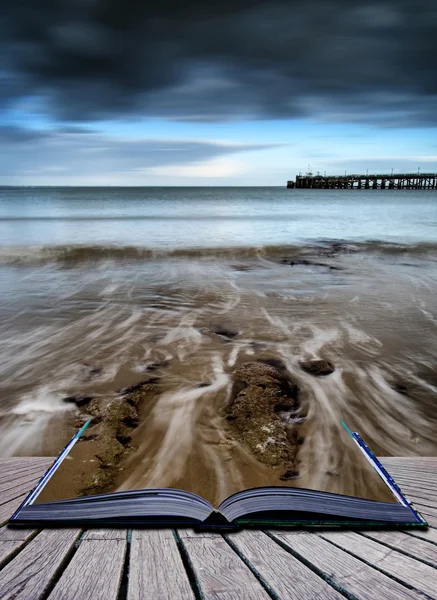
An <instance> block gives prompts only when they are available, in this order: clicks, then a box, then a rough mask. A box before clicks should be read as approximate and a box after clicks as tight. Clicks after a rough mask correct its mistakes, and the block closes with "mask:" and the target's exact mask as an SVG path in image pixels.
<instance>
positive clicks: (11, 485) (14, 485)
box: [0, 475, 40, 503]
mask: <svg viewBox="0 0 437 600" xmlns="http://www.w3.org/2000/svg"><path fill="white" fill-rule="evenodd" d="M39 479H40V478H39V477H35V475H28V476H27V477H22V478H20V479H18V480H16V481H10V482H6V483H5V484H4V486H0V503H2V501H3V498H4V497H5V496H8V494H11V493H13V492H14V490H16V489H19V490H22V489H23V488H24V487H26V486H27V488H28V489H29V490H31V489H33V488H34V487H35V486H36V484H37V483H38V481H39ZM20 493H22V492H20ZM9 500H10V498H7V500H6V501H9Z"/></svg>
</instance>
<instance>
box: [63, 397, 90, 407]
mask: <svg viewBox="0 0 437 600" xmlns="http://www.w3.org/2000/svg"><path fill="white" fill-rule="evenodd" d="M91 400H92V397H91V396H67V397H66V398H62V402H67V403H68V404H75V405H76V406H77V407H78V408H81V407H82V406H85V405H86V404H89V403H90V402H91Z"/></svg>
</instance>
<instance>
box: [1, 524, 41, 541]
mask: <svg viewBox="0 0 437 600" xmlns="http://www.w3.org/2000/svg"><path fill="white" fill-rule="evenodd" d="M33 532H34V529H13V528H12V527H7V526H5V527H1V528H0V542H16V541H17V540H20V541H24V540H27V539H28V538H29V537H30V536H31V535H32V534H33Z"/></svg>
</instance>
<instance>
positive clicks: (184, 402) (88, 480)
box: [35, 361, 396, 506]
mask: <svg viewBox="0 0 437 600" xmlns="http://www.w3.org/2000/svg"><path fill="white" fill-rule="evenodd" d="M228 383H229V386H228V389H227V390H226V387H225V386H219V385H216V384H214V383H212V384H211V385H210V386H200V387H195V388H194V389H190V390H186V391H185V392H182V393H181V392H179V393H174V394H172V393H171V392H165V391H164V392H162V391H161V390H160V389H159V386H157V385H156V384H155V383H150V381H149V382H146V383H143V384H139V385H138V386H135V387H133V388H129V389H127V390H122V391H121V392H120V393H118V394H117V395H116V396H113V397H111V398H107V399H99V400H92V401H90V402H89V403H88V404H87V406H86V409H84V410H82V411H81V413H82V415H83V418H87V417H90V418H91V419H92V421H91V423H90V425H89V426H88V428H87V429H86V430H85V432H84V433H83V435H82V436H81V437H80V438H79V441H78V442H77V443H76V444H75V446H74V447H73V449H72V450H71V451H70V453H69V454H68V456H67V457H66V458H65V459H64V460H63V462H62V464H61V465H60V467H59V468H58V470H57V471H56V472H55V474H54V475H53V476H52V478H51V479H50V481H49V482H48V483H47V484H46V486H45V487H44V489H43V490H42V491H41V493H40V494H39V495H38V497H37V498H36V500H35V502H36V503H40V502H50V501H54V500H62V499H67V498H76V497H81V496H90V495H95V494H100V493H108V492H114V491H122V490H133V489H142V488H151V487H153V488H157V487H172V488H178V489H182V490H185V491H188V492H193V493H195V494H198V495H200V496H202V497H203V498H205V499H206V500H208V501H210V502H211V503H212V504H213V505H215V506H218V505H219V504H220V502H221V501H223V500H224V499H225V498H226V497H228V496H229V495H231V494H233V493H235V492H238V491H241V490H244V489H247V488H251V487H259V486H271V485H276V486H278V485H279V486H295V487H301V488H309V489H314V490H321V491H327V492H335V493H340V494H345V495H349V496H356V497H361V498H368V499H372V500H381V501H386V502H396V499H395V498H394V496H393V495H392V493H391V492H390V490H389V489H388V487H387V486H386V484H385V483H384V482H383V481H382V479H381V478H380V476H379V475H378V474H377V473H376V472H375V471H374V469H373V468H372V466H371V465H370V464H369V463H368V462H367V460H366V459H365V457H364V456H363V455H362V453H361V452H360V450H359V448H358V447H357V446H356V445H355V443H354V442H353V440H352V439H351V438H350V436H349V435H348V434H347V432H346V431H345V429H344V428H343V427H342V425H341V423H340V422H338V425H337V424H335V427H333V426H332V424H331V426H330V428H329V429H327V426H326V427H325V428H324V429H319V430H318V431H317V430H315V429H314V428H312V429H309V428H308V427H307V421H308V420H309V418H308V416H305V409H304V407H303V403H302V401H301V400H300V398H299V393H298V390H297V389H296V388H295V383H294V381H293V378H292V377H291V376H290V375H289V373H288V372H287V370H286V369H285V367H284V366H283V365H282V364H281V363H279V362H274V361H269V362H267V361H266V362H261V361H259V362H245V363H243V364H242V365H241V366H240V367H238V368H236V369H235V370H234V374H233V377H232V379H231V380H230V381H229V382H228ZM208 407H209V408H210V409H212V408H214V410H215V411H216V414H215V415H213V414H212V411H211V410H208ZM201 409H202V410H206V417H208V419H207V418H205V415H202V414H201V412H200V411H201ZM190 410H191V411H192V412H193V415H194V416H196V411H197V412H198V413H199V414H198V421H197V422H194V421H193V422H191V423H190V419H187V412H188V413H189V411H190ZM193 415H192V417H193ZM140 418H141V425H139V422H140ZM180 420H183V421H184V423H186V429H185V430H184V429H181V428H180ZM77 424H79V422H77ZM364 441H365V440H364ZM323 443H324V444H326V448H325V449H323V446H322V444H323Z"/></svg>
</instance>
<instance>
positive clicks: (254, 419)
mask: <svg viewBox="0 0 437 600" xmlns="http://www.w3.org/2000/svg"><path fill="white" fill-rule="evenodd" d="M233 380H234V399H233V401H232V402H231V404H230V406H229V407H228V410H227V414H226V418H227V420H228V421H229V422H230V424H231V427H232V429H233V430H234V432H235V435H236V437H237V438H238V439H239V440H240V441H241V442H242V443H243V444H244V445H245V446H246V447H248V448H249V450H250V451H251V452H252V453H253V454H254V455H255V456H256V457H257V458H258V459H259V460H260V461H261V462H263V463H265V464H268V465H270V466H278V465H284V466H287V468H288V469H294V470H296V461H297V453H298V444H296V443H295V441H294V439H293V438H292V436H291V435H290V428H289V427H288V426H287V425H286V424H285V423H284V422H283V421H282V420H281V419H280V417H279V416H278V412H279V411H280V410H285V409H288V410H297V409H298V407H299V403H298V388H297V385H296V383H295V382H294V381H293V380H292V378H291V377H290V376H289V374H288V373H287V372H286V370H285V369H281V370H279V369H277V368H275V367H274V366H272V365H270V364H265V363H261V362H249V363H246V364H244V365H242V366H241V367H240V368H238V369H236V371H235V372H234V373H233Z"/></svg>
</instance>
